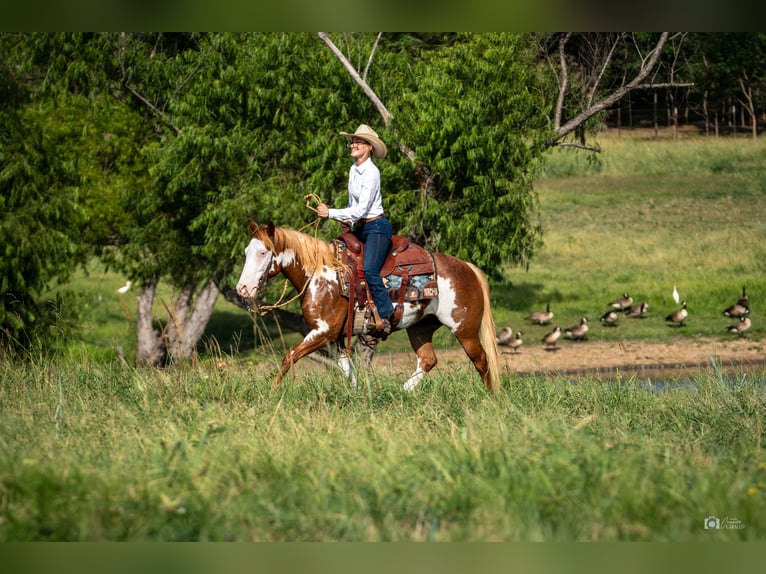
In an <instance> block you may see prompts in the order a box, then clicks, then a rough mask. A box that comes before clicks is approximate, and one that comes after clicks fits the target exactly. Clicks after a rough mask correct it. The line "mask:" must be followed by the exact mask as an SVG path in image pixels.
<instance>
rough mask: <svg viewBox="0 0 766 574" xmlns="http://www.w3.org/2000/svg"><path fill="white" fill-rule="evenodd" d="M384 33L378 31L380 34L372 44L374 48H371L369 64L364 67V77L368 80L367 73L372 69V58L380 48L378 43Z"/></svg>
mask: <svg viewBox="0 0 766 574" xmlns="http://www.w3.org/2000/svg"><path fill="white" fill-rule="evenodd" d="M382 35H383V32H378V36H377V37H376V38H375V43H374V44H373V45H372V50H370V57H369V58H368V59H367V65H366V66H365V67H364V73H363V74H362V79H363V80H364V81H365V82H366V81H367V74H368V72H369V71H370V66H371V65H372V58H373V56H375V51H376V50H377V49H378V43H379V42H380V37H381V36H382Z"/></svg>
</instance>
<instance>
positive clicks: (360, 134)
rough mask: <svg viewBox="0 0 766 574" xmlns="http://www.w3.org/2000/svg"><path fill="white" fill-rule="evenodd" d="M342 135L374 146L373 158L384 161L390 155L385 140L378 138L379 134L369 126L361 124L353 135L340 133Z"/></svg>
mask: <svg viewBox="0 0 766 574" xmlns="http://www.w3.org/2000/svg"><path fill="white" fill-rule="evenodd" d="M340 135H342V136H343V137H344V138H348V139H351V138H359V139H360V140H364V141H366V142H367V143H368V144H370V145H371V146H372V157H374V158H376V159H383V158H384V157H386V154H387V153H388V148H386V144H384V143H383V140H382V139H380V138H379V137H378V134H377V133H375V130H374V129H372V128H371V127H370V126H368V125H367V124H360V125H359V127H358V128H356V131H355V132H354V133H353V134H349V133H346V132H340Z"/></svg>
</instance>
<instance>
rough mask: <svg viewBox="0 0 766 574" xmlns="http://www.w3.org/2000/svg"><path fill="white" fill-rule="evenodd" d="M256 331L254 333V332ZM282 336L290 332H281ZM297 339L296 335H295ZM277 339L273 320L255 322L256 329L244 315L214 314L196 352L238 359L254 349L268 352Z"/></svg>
mask: <svg viewBox="0 0 766 574" xmlns="http://www.w3.org/2000/svg"><path fill="white" fill-rule="evenodd" d="M256 330H257V332H256ZM282 331H283V333H282V334H285V335H289V334H292V331H287V330H286V329H285V328H284V327H283V329H282ZM297 336H298V337H301V335H300V334H297ZM279 339H280V331H279V329H278V327H277V326H276V324H275V323H274V321H273V320H271V319H266V320H259V321H258V323H257V327H256V325H255V324H253V319H252V318H251V317H250V316H249V315H248V314H247V313H246V312H245V311H237V310H232V311H220V310H217V309H216V310H215V311H213V314H212V315H211V316H210V320H209V321H208V324H207V327H206V328H205V334H204V336H203V337H202V338H201V339H200V342H199V343H198V345H197V352H198V353H199V354H200V355H201V356H204V355H209V354H212V353H216V352H219V351H220V352H222V353H226V354H232V355H239V354H243V353H249V352H251V351H253V350H254V349H256V348H263V349H265V350H269V348H270V346H271V345H272V344H276V343H275V342H276V341H279Z"/></svg>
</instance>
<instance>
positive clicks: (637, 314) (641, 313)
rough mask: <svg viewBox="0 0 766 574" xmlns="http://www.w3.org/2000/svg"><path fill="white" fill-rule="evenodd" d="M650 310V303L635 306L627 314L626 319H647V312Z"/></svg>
mask: <svg viewBox="0 0 766 574" xmlns="http://www.w3.org/2000/svg"><path fill="white" fill-rule="evenodd" d="M648 310H649V303H647V302H646V301H644V302H643V303H641V304H640V305H634V306H633V307H631V308H630V309H628V310H627V311H626V312H625V316H626V317H630V318H631V319H643V318H644V317H646V312H647V311H648Z"/></svg>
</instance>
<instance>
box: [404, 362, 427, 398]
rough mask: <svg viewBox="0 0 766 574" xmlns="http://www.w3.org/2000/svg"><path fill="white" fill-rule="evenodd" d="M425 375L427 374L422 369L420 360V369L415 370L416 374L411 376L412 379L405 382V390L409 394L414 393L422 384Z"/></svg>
mask: <svg viewBox="0 0 766 574" xmlns="http://www.w3.org/2000/svg"><path fill="white" fill-rule="evenodd" d="M425 374H426V372H425V371H424V370H423V369H421V368H420V359H418V368H417V369H415V372H414V373H412V376H410V378H409V379H407V380H406V381H405V383H404V390H405V391H408V392H409V391H414V390H415V387H417V386H418V385H419V384H420V379H422V378H423V377H424V376H425Z"/></svg>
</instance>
